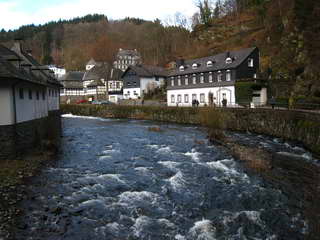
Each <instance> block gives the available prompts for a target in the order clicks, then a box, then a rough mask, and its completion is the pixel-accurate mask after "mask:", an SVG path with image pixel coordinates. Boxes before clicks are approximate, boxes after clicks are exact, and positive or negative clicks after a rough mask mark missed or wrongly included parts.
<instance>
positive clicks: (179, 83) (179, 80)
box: [178, 76, 181, 86]
mask: <svg viewBox="0 0 320 240" xmlns="http://www.w3.org/2000/svg"><path fill="white" fill-rule="evenodd" d="M178 86H181V77H180V76H179V77H178Z"/></svg>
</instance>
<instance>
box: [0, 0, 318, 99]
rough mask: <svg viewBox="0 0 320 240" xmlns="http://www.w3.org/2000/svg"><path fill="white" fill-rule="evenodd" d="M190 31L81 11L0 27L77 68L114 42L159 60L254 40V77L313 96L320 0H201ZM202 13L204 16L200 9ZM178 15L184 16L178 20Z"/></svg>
mask: <svg viewBox="0 0 320 240" xmlns="http://www.w3.org/2000/svg"><path fill="white" fill-rule="evenodd" d="M199 2H200V3H202V4H203V5H199V10H200V11H199V13H196V14H195V16H194V17H193V28H192V31H190V30H187V29H186V28H185V27H184V25H183V24H177V25H176V26H164V25H163V24H162V23H161V22H160V21H159V20H156V21H154V22H151V21H145V20H143V19H134V18H126V19H123V20H113V21H109V20H108V18H107V17H106V16H104V15H98V14H96V15H88V16H85V17H83V18H76V19H72V20H69V21H58V22H50V23H48V24H45V25H42V26H34V25H29V26H23V27H21V28H20V29H18V30H16V31H9V32H6V31H4V30H2V31H1V32H0V42H1V43H4V44H6V45H8V46H10V45H11V44H12V41H13V39H14V38H23V39H24V40H25V46H26V48H27V49H31V50H32V53H33V55H34V56H35V57H36V58H37V59H38V60H39V61H41V62H42V63H43V64H50V63H54V64H57V65H63V66H65V67H66V68H67V69H68V70H83V68H84V65H85V63H86V62H87V61H88V60H89V59H90V58H91V57H93V58H95V59H96V60H98V61H107V62H110V63H111V62H112V61H113V59H114V56H115V54H116V52H117V51H118V49H119V48H127V49H138V51H139V52H140V53H141V55H142V58H143V61H144V63H146V64H154V65H165V64H166V63H167V62H169V61H172V60H175V59H177V58H179V57H184V58H196V57H202V56H208V55H211V54H216V53H220V52H223V51H227V50H235V49H240V48H244V47H253V46H257V47H259V49H260V53H261V74H260V77H262V78H266V79H269V87H270V89H271V91H270V94H271V95H274V96H276V97H278V98H291V99H300V100H301V101H305V102H310V101H311V102H319V103H320V100H319V99H320V81H319V78H320V61H319V56H320V41H319V32H320V22H319V17H320V16H319V15H320V2H319V1H313V0H217V1H216V3H217V4H218V3H219V4H220V5H216V6H215V7H214V6H211V7H210V8H209V9H208V11H202V10H203V9H202V10H201V7H203V6H206V5H205V3H206V2H207V3H208V2H209V0H200V1H199ZM206 14H207V15H206ZM181 22H183V21H181Z"/></svg>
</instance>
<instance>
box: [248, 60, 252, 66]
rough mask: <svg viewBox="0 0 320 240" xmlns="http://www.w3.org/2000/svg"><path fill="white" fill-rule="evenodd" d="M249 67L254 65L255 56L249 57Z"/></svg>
mask: <svg viewBox="0 0 320 240" xmlns="http://www.w3.org/2000/svg"><path fill="white" fill-rule="evenodd" d="M248 67H253V58H248Z"/></svg>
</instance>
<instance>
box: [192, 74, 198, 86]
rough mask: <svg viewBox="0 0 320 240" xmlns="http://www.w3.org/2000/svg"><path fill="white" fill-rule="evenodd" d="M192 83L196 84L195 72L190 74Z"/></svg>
mask: <svg viewBox="0 0 320 240" xmlns="http://www.w3.org/2000/svg"><path fill="white" fill-rule="evenodd" d="M192 84H197V75H196V74H193V75H192Z"/></svg>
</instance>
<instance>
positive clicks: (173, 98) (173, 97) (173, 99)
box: [171, 94, 175, 103]
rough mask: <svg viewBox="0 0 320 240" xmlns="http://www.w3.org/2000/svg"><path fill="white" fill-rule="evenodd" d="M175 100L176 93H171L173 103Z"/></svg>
mask: <svg viewBox="0 0 320 240" xmlns="http://www.w3.org/2000/svg"><path fill="white" fill-rule="evenodd" d="M174 102H175V96H174V94H172V95H171V103H174Z"/></svg>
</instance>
